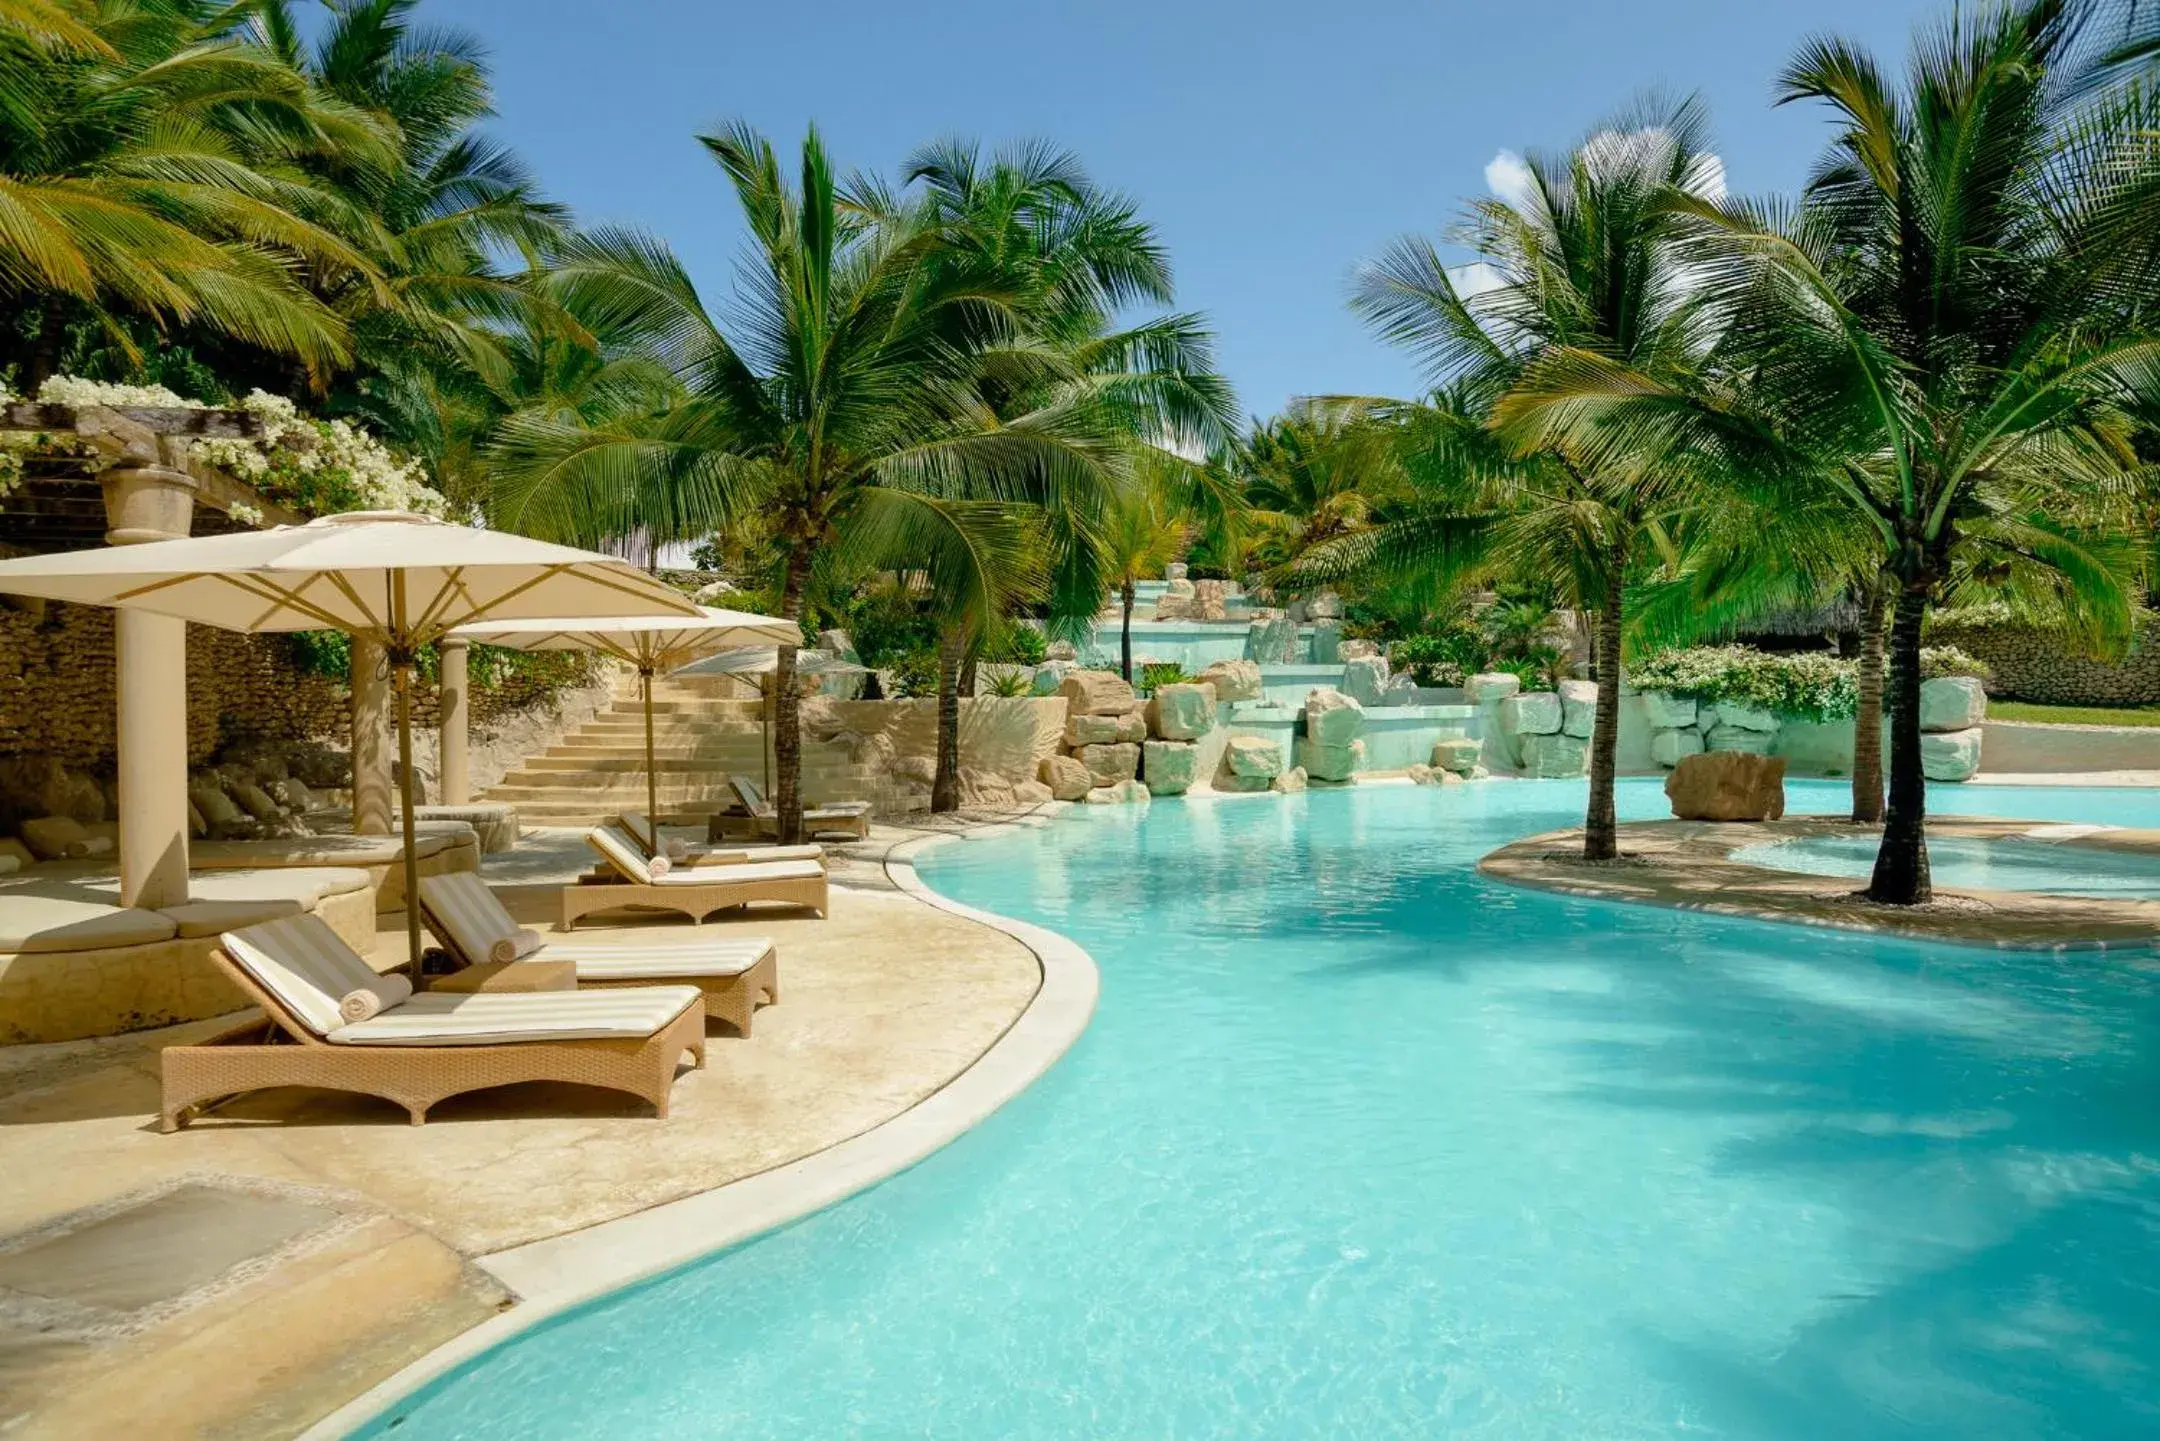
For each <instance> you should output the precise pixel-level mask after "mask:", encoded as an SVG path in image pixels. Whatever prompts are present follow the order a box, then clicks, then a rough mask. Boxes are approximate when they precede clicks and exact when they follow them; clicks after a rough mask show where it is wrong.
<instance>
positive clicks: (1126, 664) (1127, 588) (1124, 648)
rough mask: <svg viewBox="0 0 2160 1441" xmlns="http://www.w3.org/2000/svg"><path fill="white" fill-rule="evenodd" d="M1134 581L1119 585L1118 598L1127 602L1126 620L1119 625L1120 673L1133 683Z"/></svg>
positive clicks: (1129, 683) (1126, 682) (1126, 680)
mask: <svg viewBox="0 0 2160 1441" xmlns="http://www.w3.org/2000/svg"><path fill="white" fill-rule="evenodd" d="M1133 595H1134V590H1133V583H1132V581H1131V580H1130V579H1128V580H1126V581H1125V582H1124V583H1123V584H1121V585H1119V586H1118V599H1119V600H1121V601H1123V602H1124V603H1125V620H1124V623H1123V624H1122V625H1120V626H1119V627H1118V673H1119V674H1120V675H1122V676H1124V677H1125V684H1127V685H1131V684H1132V608H1133Z"/></svg>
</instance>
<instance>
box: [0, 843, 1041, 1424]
mask: <svg viewBox="0 0 2160 1441" xmlns="http://www.w3.org/2000/svg"><path fill="white" fill-rule="evenodd" d="M898 838H899V837H898V835H897V834H894V833H883V832H881V834H880V836H879V837H878V839H877V841H876V842H875V843H873V844H872V845H869V846H865V847H858V848H854V849H853V851H852V852H851V853H849V854H846V855H840V856H836V857H835V860H834V865H833V873H834V877H835V880H836V882H837V884H836V885H835V888H834V892H833V908H832V915H831V916H830V918H828V919H826V920H822V921H821V920H818V919H815V918H814V917H811V916H809V915H808V914H807V913H803V912H782V911H779V910H763V911H759V912H755V913H753V914H752V915H751V916H750V917H748V918H747V919H738V920H727V921H715V922H711V923H708V924H709V925H710V926H714V927H723V928H726V929H732V930H737V931H742V932H746V933H755V934H762V935H770V936H771V937H772V938H773V939H774V940H775V941H776V942H777V944H778V945H779V948H780V966H781V980H782V987H783V999H782V1003H781V1004H780V1005H777V1006H771V1007H767V1008H765V1009H763V1010H761V1011H760V1012H759V1013H758V1017H757V1021H756V1025H755V1028H754V1034H753V1036H752V1037H750V1038H749V1039H744V1038H741V1037H737V1036H736V1035H734V1034H733V1033H732V1031H730V1030H729V1028H728V1027H726V1026H725V1025H723V1024H719V1023H714V1024H713V1026H712V1029H711V1041H710V1047H709V1060H708V1064H707V1066H706V1068H705V1069H704V1070H703V1071H698V1072H689V1071H686V1072H685V1073H684V1074H683V1076H682V1077H681V1078H680V1079H679V1080H678V1082H677V1085H676V1089H675V1092H674V1096H673V1101H672V1113H671V1115H670V1116H669V1118H668V1119H667V1120H665V1121H661V1120H656V1119H654V1118H653V1117H652V1116H651V1115H650V1113H649V1111H648V1109H647V1108H646V1107H644V1106H643V1105H642V1104H641V1103H639V1102H637V1101H636V1100H634V1099H632V1098H630V1097H627V1096H618V1095H614V1094H611V1093H606V1092H598V1091H588V1090H581V1089H577V1088H569V1087H554V1086H525V1087H514V1088H505V1089H502V1090H497V1091H493V1092H486V1093H482V1094H479V1095H474V1096H468V1097H461V1098H456V1099H452V1100H449V1101H446V1102H444V1103H443V1104H441V1105H439V1106H437V1107H436V1108H435V1110H434V1111H433V1112H432V1113H431V1115H430V1118H429V1122H428V1124H427V1125H426V1126H424V1127H413V1126H410V1125H408V1124H406V1121H405V1117H404V1113H403V1111H402V1110H400V1109H399V1108H397V1107H395V1106H392V1105H389V1104H388V1103H385V1102H381V1101H375V1100H371V1099H367V1098H359V1097H347V1096H338V1095H333V1094H328V1093H305V1092H297V1091H296V1092H276V1093H267V1094H264V1095H261V1096H257V1097H253V1098H248V1099H244V1100H240V1101H236V1102H232V1103H230V1104H228V1105H226V1106H225V1107H223V1108H221V1109H218V1110H216V1111H214V1112H212V1113H211V1114H209V1115H208V1116H206V1117H204V1118H202V1119H200V1120H198V1121H196V1122H195V1123H194V1124H193V1125H192V1126H191V1127H189V1128H188V1129H187V1130H185V1131H183V1132H181V1133H179V1134H177V1135H170V1136H161V1135H159V1134H157V1132H156V1128H155V1124H154V1114H155V1110H156V1096H157V1052H158V1049H159V1048H160V1047H161V1046H163V1045H166V1044H170V1043H172V1042H175V1041H178V1040H183V1039H191V1038H194V1037H196V1036H200V1035H203V1034H207V1033H208V1032H210V1031H213V1030H215V1029H217V1028H219V1027H220V1026H221V1025H223V1024H224V1023H223V1022H217V1021H212V1022H201V1023H196V1024H193V1025H189V1026H180V1027H173V1028H171V1029H169V1030H165V1031H157V1032H148V1033H143V1034H139V1035H132V1036H122V1037H114V1038H110V1039H106V1040H101V1041H86V1042H72V1043H67V1044H61V1045H50V1046H23V1047H9V1048H0V1434H5V1435H7V1436H8V1437H9V1438H10V1441H16V1438H26V1437H56V1438H57V1437H70V1438H76V1437H85V1436H108V1435H141V1436H158V1437H182V1436H231V1437H255V1436H289V1435H291V1434H293V1433H294V1432H295V1431H297V1430H299V1429H301V1428H302V1427H304V1426H305V1425H306V1424H308V1423H309V1422H311V1421H313V1420H315V1419H316V1418H318V1417H320V1416H322V1415H324V1414H326V1413H327V1412H329V1411H330V1410H332V1409H334V1408H335V1407H336V1406H338V1405H340V1404H342V1403H343V1402H344V1401H346V1400H348V1399H350V1398H351V1397H353V1396H355V1395H357V1394H359V1393H360V1392H361V1391H363V1390H366V1389H367V1388H368V1387H370V1386H372V1385H374V1384H375V1383H376V1382H378V1381H380V1380H382V1379H384V1378H385V1377H386V1376H388V1375H390V1374H392V1373H393V1372H395V1371H396V1370H398V1369H399V1368H401V1367H403V1366H404V1365H406V1364H408V1363H409V1362H411V1361H413V1360H415V1359H417V1358H418V1357H419V1356H421V1355H423V1354H425V1353H426V1352H427V1351H429V1350H431V1349H432V1348H434V1347H435V1346H437V1345H440V1344H441V1343H442V1342H444V1341H446V1340H448V1339H450V1338H451V1337H453V1336H455V1335H457V1334H458V1333H459V1332H461V1331H463V1330H465V1329H467V1328H469V1327H471V1326H473V1325H476V1324H478V1323H479V1322H480V1321H482V1320H485V1319H487V1318H488V1317H489V1316H491V1315H493V1314H495V1313H496V1312H497V1311H498V1310H499V1309H501V1308H503V1307H506V1306H509V1305H512V1304H514V1302H515V1298H513V1297H511V1296H509V1295H508V1294H506V1293H505V1292H504V1290H503V1289H502V1287H501V1286H500V1285H499V1284H497V1283H496V1282H495V1281H494V1280H493V1279H492V1278H491V1277H490V1276H488V1275H487V1273H486V1272H485V1271H483V1270H481V1269H480V1268H479V1267H477V1266H476V1265H474V1264H473V1261H474V1258H477V1257H481V1256H485V1255H487V1254H488V1253H490V1252H494V1251H498V1250H501V1249H504V1248H506V1247H510V1246H515V1245H518V1244H521V1243H524V1242H528V1241H533V1240H537V1239H540V1238H543V1237H547V1236H553V1235H559V1234H561V1233H563V1232H566V1231H571V1230H575V1229H578V1228H581V1227H585V1226H590V1225H593V1224H595V1223H598V1222H604V1221H607V1220H611V1219H614V1218H617V1217H620V1216H624V1215H627V1214H630V1213H632V1212H636V1211H639V1210H642V1209H644V1208H646V1207H650V1206H653V1205H657V1204H660V1203H662V1202H666V1201H671V1200H675V1199H678V1198H680V1197H683V1196H687V1195H692V1194H695V1193H698V1192H701V1191H706V1190H710V1189H712V1188H714V1187H717V1186H721V1185H724V1184H726V1183H727V1182H729V1181H732V1180H736V1179H739V1178H741V1177H743V1176H747V1175H751V1174H754V1173H757V1172H760V1171H763V1170H766V1169H769V1168H771V1167H774V1166H777V1165H781V1164H784V1163H786V1162H788V1161H791V1160H794V1159H797V1158H799V1157H802V1156H805V1155H808V1154H811V1153H813V1152H816V1151H820V1150H823V1149H824V1148H826V1147H828V1146H831V1145H833V1144H835V1143H837V1142H839V1141H842V1140H845V1139H847V1138H848V1137H850V1136H853V1135H857V1134H859V1133H861V1132H863V1131H865V1130H868V1129H870V1128H872V1127H875V1126H876V1125H878V1124H879V1123H880V1122H882V1121H884V1120H887V1119H889V1118H891V1117H892V1116H894V1115H897V1114H898V1113H900V1112H901V1111H903V1110H905V1109H907V1108H908V1107H909V1106H911V1105H913V1104H914V1103H916V1102H917V1101H920V1100H921V1099H923V1098H924V1097H925V1096H928V1095H930V1094H931V1093H933V1092H935V1091H936V1090H937V1089H938V1088H940V1087H941V1086H943V1085H944V1084H945V1083H946V1082H948V1081H949V1080H951V1079H952V1077H954V1076H955V1075H957V1074H958V1073H959V1072H961V1071H963V1070H965V1069H966V1068H967V1067H968V1066H969V1065H970V1064H971V1063H972V1062H973V1061H974V1060H975V1059H976V1058H977V1057H979V1056H980V1055H981V1054H982V1053H983V1051H984V1050H985V1049H987V1048H988V1047H989V1046H990V1045H991V1044H992V1042H994V1041H995V1040H996V1039H997V1038H998V1037H999V1036H1000V1035H1001V1034H1002V1033H1003V1032H1004V1031H1005V1030H1006V1028H1007V1027H1009V1026H1010V1025H1011V1024H1012V1022H1013V1021H1014V1020H1015V1019H1016V1018H1017V1017H1018V1016H1019V1015H1020V1013H1021V1012H1022V1011H1023V1010H1025V1009H1026V1007H1027V1004H1028V1002H1029V1001H1030V999H1031V998H1032V997H1033V996H1034V994H1035V991H1036V989H1037V986H1038V984H1039V981H1040V971H1039V968H1038V966H1037V964H1036V961H1035V958H1034V956H1033V954H1032V953H1031V952H1029V951H1028V950H1027V949H1026V948H1025V947H1023V946H1022V945H1020V944H1019V943H1018V942H1017V941H1015V940H1013V939H1011V938H1010V937H1007V936H1005V935H1003V934H1002V933H1000V932H997V931H994V930H991V929H989V928H987V927H985V926H981V925H978V924H976V923H975V922H973V921H969V920H966V919H963V918H960V917H957V916H953V915H949V914H946V913H944V912H942V911H939V910H936V909H933V908H932V907H929V906H927V905H924V904H923V903H921V902H920V901H917V900H914V899H912V898H910V897H907V896H905V895H903V894H901V893H899V892H898V891H896V890H894V889H892V888H891V887H890V886H889V885H887V884H885V883H884V879H883V874H882V870H881V869H880V866H879V857H880V856H881V855H882V852H883V850H884V849H885V847H886V845H888V844H890V843H891V842H892V841H893V840H895V839H898ZM584 859H585V857H584V856H583V854H582V851H581V848H579V847H578V846H577V845H576V844H575V838H574V837H562V836H545V835H543V836H541V837H539V838H537V839H536V840H535V841H531V842H528V843H527V844H526V845H525V846H523V847H521V848H520V851H519V852H518V853H517V854H516V855H515V856H513V857H504V858H502V860H503V861H505V862H507V864H502V865H496V864H494V863H493V862H491V864H490V867H489V872H490V878H491V880H497V881H498V883H501V882H507V883H508V884H503V885H502V886H501V894H503V895H504V897H505V899H506V900H507V901H508V902H509V903H510V905H511V908H512V910H513V911H514V912H516V913H517V914H518V915H519V916H520V918H521V919H523V920H525V921H527V923H529V924H540V923H544V922H545V921H546V919H547V917H548V916H549V915H550V914H551V909H552V906H551V902H552V897H553V891H552V885H553V884H554V883H556V882H557V881H558V880H559V878H560V876H561V875H562V874H564V873H565V872H566V871H568V870H574V869H575V867H576V866H578V865H580V864H582V863H583V861H584ZM386 919H387V921H388V924H386V926H385V929H384V932H383V934H382V935H381V936H380V937H379V939H378V954H379V955H380V956H382V957H383V958H384V959H385V961H387V958H388V957H390V956H393V955H395V954H396V952H397V948H398V947H399V946H400V945H401V944H402V931H401V930H400V929H398V927H399V926H400V925H401V921H399V920H398V919H397V918H386ZM649 924H651V925H655V926H660V927H665V928H666V929H668V930H670V931H679V930H680V929H681V928H682V927H681V923H680V922H669V921H656V922H652V923H649ZM642 929H644V927H643V926H640V925H635V924H632V925H623V926H615V927H612V928H603V926H602V925H601V924H593V925H592V926H591V927H590V929H589V930H588V929H587V928H584V927H581V928H580V935H581V937H584V938H590V939H594V940H599V939H603V938H613V939H617V940H620V941H622V942H624V943H634V942H635V941H636V939H637V935H638V932H639V931H640V930H642Z"/></svg>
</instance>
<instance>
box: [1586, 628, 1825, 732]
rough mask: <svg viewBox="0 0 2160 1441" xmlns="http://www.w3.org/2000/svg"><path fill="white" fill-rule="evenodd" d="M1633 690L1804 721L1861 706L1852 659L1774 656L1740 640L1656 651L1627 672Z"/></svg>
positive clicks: (1812, 655)
mask: <svg viewBox="0 0 2160 1441" xmlns="http://www.w3.org/2000/svg"><path fill="white" fill-rule="evenodd" d="M1628 681H1629V683H1630V684H1632V685H1633V686H1634V687H1635V688H1636V689H1637V690H1661V691H1669V692H1671V693H1672V694H1674V695H1680V696H1688V697H1691V698H1692V699H1695V700H1698V701H1730V702H1732V703H1733V704H1735V705H1749V706H1754V707H1755V708H1757V709H1758V710H1766V711H1772V712H1774V713H1776V714H1778V715H1789V716H1797V717H1799V718H1801V719H1802V720H1814V721H1827V720H1841V719H1844V718H1846V717H1849V716H1851V715H1852V714H1853V713H1854V712H1855V711H1856V710H1858V709H1859V702H1860V688H1859V686H1858V684H1857V683H1856V682H1855V680H1854V675H1853V664H1852V662H1851V661H1847V660H1840V659H1839V658H1838V657H1836V656H1834V655H1825V654H1822V653H1820V652H1813V653H1807V654H1800V655H1772V654H1770V653H1768V652H1765V651H1759V650H1752V649H1750V648H1748V647H1747V646H1744V645H1714V646H1713V645H1706V646H1692V647H1690V648H1688V649H1686V650H1668V651H1660V652H1659V653H1658V654H1656V655H1653V656H1650V657H1648V658H1646V659H1644V660H1641V661H1639V662H1637V663H1636V664H1635V665H1634V666H1633V667H1631V668H1630V669H1629V671H1628Z"/></svg>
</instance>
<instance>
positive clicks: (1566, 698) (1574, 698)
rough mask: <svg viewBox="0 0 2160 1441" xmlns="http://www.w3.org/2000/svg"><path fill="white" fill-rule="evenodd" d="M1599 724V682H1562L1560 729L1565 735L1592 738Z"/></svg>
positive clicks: (1585, 738)
mask: <svg viewBox="0 0 2160 1441" xmlns="http://www.w3.org/2000/svg"><path fill="white" fill-rule="evenodd" d="M1596 725H1597V682H1596V681H1588V680H1564V681H1562V682H1560V731H1561V734H1563V735H1571V736H1576V737H1579V738H1581V739H1583V740H1588V739H1589V738H1590V732H1591V731H1592V730H1593V729H1594V728H1595V727H1596Z"/></svg>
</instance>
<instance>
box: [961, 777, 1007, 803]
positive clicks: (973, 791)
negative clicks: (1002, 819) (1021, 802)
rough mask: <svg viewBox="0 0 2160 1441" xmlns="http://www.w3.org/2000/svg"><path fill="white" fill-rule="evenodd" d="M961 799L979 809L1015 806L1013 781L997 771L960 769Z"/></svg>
mask: <svg viewBox="0 0 2160 1441" xmlns="http://www.w3.org/2000/svg"><path fill="white" fill-rule="evenodd" d="M960 801H961V804H963V805H969V806H973V807H975V808H976V809H978V810H990V811H1002V810H1010V809H1011V808H1012V806H1013V787H1012V782H1011V781H1009V780H1007V779H1006V778H1005V777H1004V776H1002V775H999V774H998V773H997V772H996V771H985V770H975V769H973V768H971V767H967V766H963V767H961V769H960Z"/></svg>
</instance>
